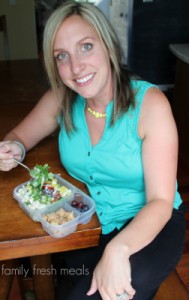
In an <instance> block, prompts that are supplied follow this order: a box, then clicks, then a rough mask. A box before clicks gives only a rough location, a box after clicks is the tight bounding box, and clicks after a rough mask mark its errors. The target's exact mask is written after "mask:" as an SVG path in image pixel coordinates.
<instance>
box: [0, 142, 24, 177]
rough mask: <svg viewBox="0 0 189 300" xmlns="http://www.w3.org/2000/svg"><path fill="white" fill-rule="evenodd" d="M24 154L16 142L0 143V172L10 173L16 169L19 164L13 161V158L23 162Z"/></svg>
mask: <svg viewBox="0 0 189 300" xmlns="http://www.w3.org/2000/svg"><path fill="white" fill-rule="evenodd" d="M22 152H23V150H22V148H21V147H20V146H19V144H17V143H15V142H14V141H4V142H0V170H1V171H9V170H11V169H12V168H15V167H16V166H17V165H18V163H17V162H16V161H14V160H13V157H14V158H16V159H18V160H21V157H22V155H23V153H22Z"/></svg>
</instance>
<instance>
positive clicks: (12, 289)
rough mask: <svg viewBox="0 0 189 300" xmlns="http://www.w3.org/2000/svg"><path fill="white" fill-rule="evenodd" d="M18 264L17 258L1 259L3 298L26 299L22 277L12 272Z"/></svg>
mask: <svg viewBox="0 0 189 300" xmlns="http://www.w3.org/2000/svg"><path fill="white" fill-rule="evenodd" d="M17 266H18V265H17V260H13V259H12V260H6V261H0V299H1V300H24V293H23V289H22V286H21V278H20V276H17V275H15V274H14V273H13V272H12V270H14V269H15V268H16V267H17Z"/></svg>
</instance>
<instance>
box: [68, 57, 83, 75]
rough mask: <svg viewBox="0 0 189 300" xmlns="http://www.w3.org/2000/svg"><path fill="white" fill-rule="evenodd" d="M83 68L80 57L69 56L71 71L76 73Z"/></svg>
mask: <svg viewBox="0 0 189 300" xmlns="http://www.w3.org/2000/svg"><path fill="white" fill-rule="evenodd" d="M83 68H84V63H83V61H82V59H81V58H80V57H76V56H75V57H72V58H71V69H72V72H73V73H74V74H75V75H77V74H79V73H80V72H81V70H82V69H83Z"/></svg>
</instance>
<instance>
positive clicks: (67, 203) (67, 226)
mask: <svg viewBox="0 0 189 300" xmlns="http://www.w3.org/2000/svg"><path fill="white" fill-rule="evenodd" d="M54 177H55V178H57V182H58V183H59V184H60V185H61V186H65V187H66V188H68V189H69V190H70V191H71V193H70V194H69V195H67V196H65V197H63V198H62V199H61V200H58V201H56V202H54V203H53V204H50V205H47V206H45V207H43V208H39V209H32V208H30V207H29V206H28V205H26V204H25V203H24V202H23V200H22V199H21V197H20V195H19V193H18V190H19V189H20V188H21V187H23V185H26V184H27V183H28V181H27V182H25V183H23V184H20V185H18V186H17V187H15V188H14V190H13V197H14V198H15V200H17V202H18V204H19V206H20V207H21V209H22V210H23V211H24V212H25V213H26V214H27V215H28V216H29V217H30V218H31V219H32V220H33V221H37V222H41V224H42V227H43V229H44V230H45V231H46V232H48V233H49V234H50V235H51V236H53V237H57V238H58V237H63V236H66V235H68V234H70V233H72V232H74V231H76V229H77V225H78V224H87V223H88V222H90V220H91V218H92V215H93V214H94V213H95V211H96V205H95V202H94V200H93V199H92V198H91V197H89V196H88V195H87V194H85V193H84V192H82V191H81V190H80V189H78V188H77V187H76V186H74V185H73V184H71V183H70V182H68V181H66V180H65V179H63V178H62V177H60V176H59V175H55V176H54ZM74 200H75V201H79V202H80V201H81V202H82V203H83V204H84V205H87V206H88V210H87V211H82V212H81V211H80V210H78V209H77V208H75V207H73V206H72V201H74ZM60 208H63V209H64V210H65V211H73V212H74V216H75V218H74V219H73V220H71V221H68V222H66V223H64V224H62V225H52V224H50V223H48V222H47V221H46V220H44V215H45V214H48V213H51V212H55V211H57V210H58V209H60Z"/></svg>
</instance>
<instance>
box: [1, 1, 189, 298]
mask: <svg viewBox="0 0 189 300" xmlns="http://www.w3.org/2000/svg"><path fill="white" fill-rule="evenodd" d="M118 45H119V43H118V41H117V38H116V36H115V34H114V31H113V30H112V28H111V26H110V25H109V23H108V22H107V20H106V19H105V17H104V16H103V15H102V14H101V12H100V11H99V10H98V9H97V8H96V7H95V6H93V5H91V4H86V3H85V4H78V3H77V4H76V3H74V2H67V3H65V4H64V5H62V6H60V7H59V8H58V9H57V10H56V11H55V12H54V13H53V14H52V16H51V17H50V19H49V20H48V22H47V25H46V29H45V33H44V60H45V66H46V70H47V73H48V77H49V80H50V83H51V87H52V89H51V90H49V91H48V92H47V93H46V94H45V95H44V96H43V97H42V98H41V99H40V101H39V102H38V104H37V106H36V107H35V108H34V109H33V111H32V112H31V113H30V114H29V115H28V116H27V117H26V118H25V119H24V120H23V121H22V122H21V123H20V124H19V125H18V126H17V127H16V128H14V129H13V130H12V131H11V132H10V133H8V134H7V136H6V137H5V139H4V141H3V142H1V144H0V168H1V170H10V169H11V168H13V167H15V166H16V163H15V162H14V161H13V159H12V158H13V157H16V158H18V159H22V158H23V157H24V151H23V150H24V148H26V149H27V150H28V149H31V148H32V147H34V146H35V145H36V144H37V143H38V142H39V141H40V140H41V139H43V138H44V137H46V136H47V135H49V134H51V133H52V132H53V131H54V130H55V129H56V128H57V127H58V126H60V133H59V150H60V157H61V161H62V164H63V165H64V167H65V168H66V169H67V171H68V172H69V173H70V174H71V175H72V176H73V177H75V178H77V179H78V180H80V181H83V182H85V184H86V185H87V187H88V189H89V192H90V194H91V196H92V197H93V199H94V200H95V201H96V204H97V214H98V216H99V219H100V222H101V225H102V235H101V239H100V245H99V247H97V248H91V249H88V250H79V251H75V252H74V253H73V252H70V253H68V254H67V261H68V265H69V266H70V267H74V268H75V269H77V268H79V267H80V266H82V265H84V266H85V268H86V269H87V270H89V271H90V275H88V272H86V273H87V274H83V276H77V277H78V278H76V280H75V286H74V287H73V289H72V291H71V293H70V295H69V297H68V299H78V297H79V298H81V299H103V300H110V299H111V300H116V299H117V300H118V299H119V300H120V299H121V300H124V299H134V300H147V299H153V296H154V295H155V293H156V291H157V289H158V287H159V285H160V284H161V282H162V281H163V280H164V279H165V278H166V277H167V276H168V274H169V273H170V272H172V271H173V270H174V268H175V266H176V264H177V262H178V261H179V258H180V256H181V254H182V251H183V244H184V236H185V224H184V214H183V208H182V200H181V198H180V195H179V194H178V192H177V189H176V172H177V151H178V149H177V148H178V141H177V131H176V127H175V122H174V119H173V116H172V113H171V109H170V106H169V103H168V101H167V99H166V97H165V96H164V94H163V93H162V92H161V91H160V90H159V89H158V88H157V87H156V86H153V85H152V84H150V83H148V82H145V81H142V80H137V79H134V78H132V77H130V75H129V73H128V71H127V70H125V69H123V68H122V66H121V54H120V49H119V46H118Z"/></svg>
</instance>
